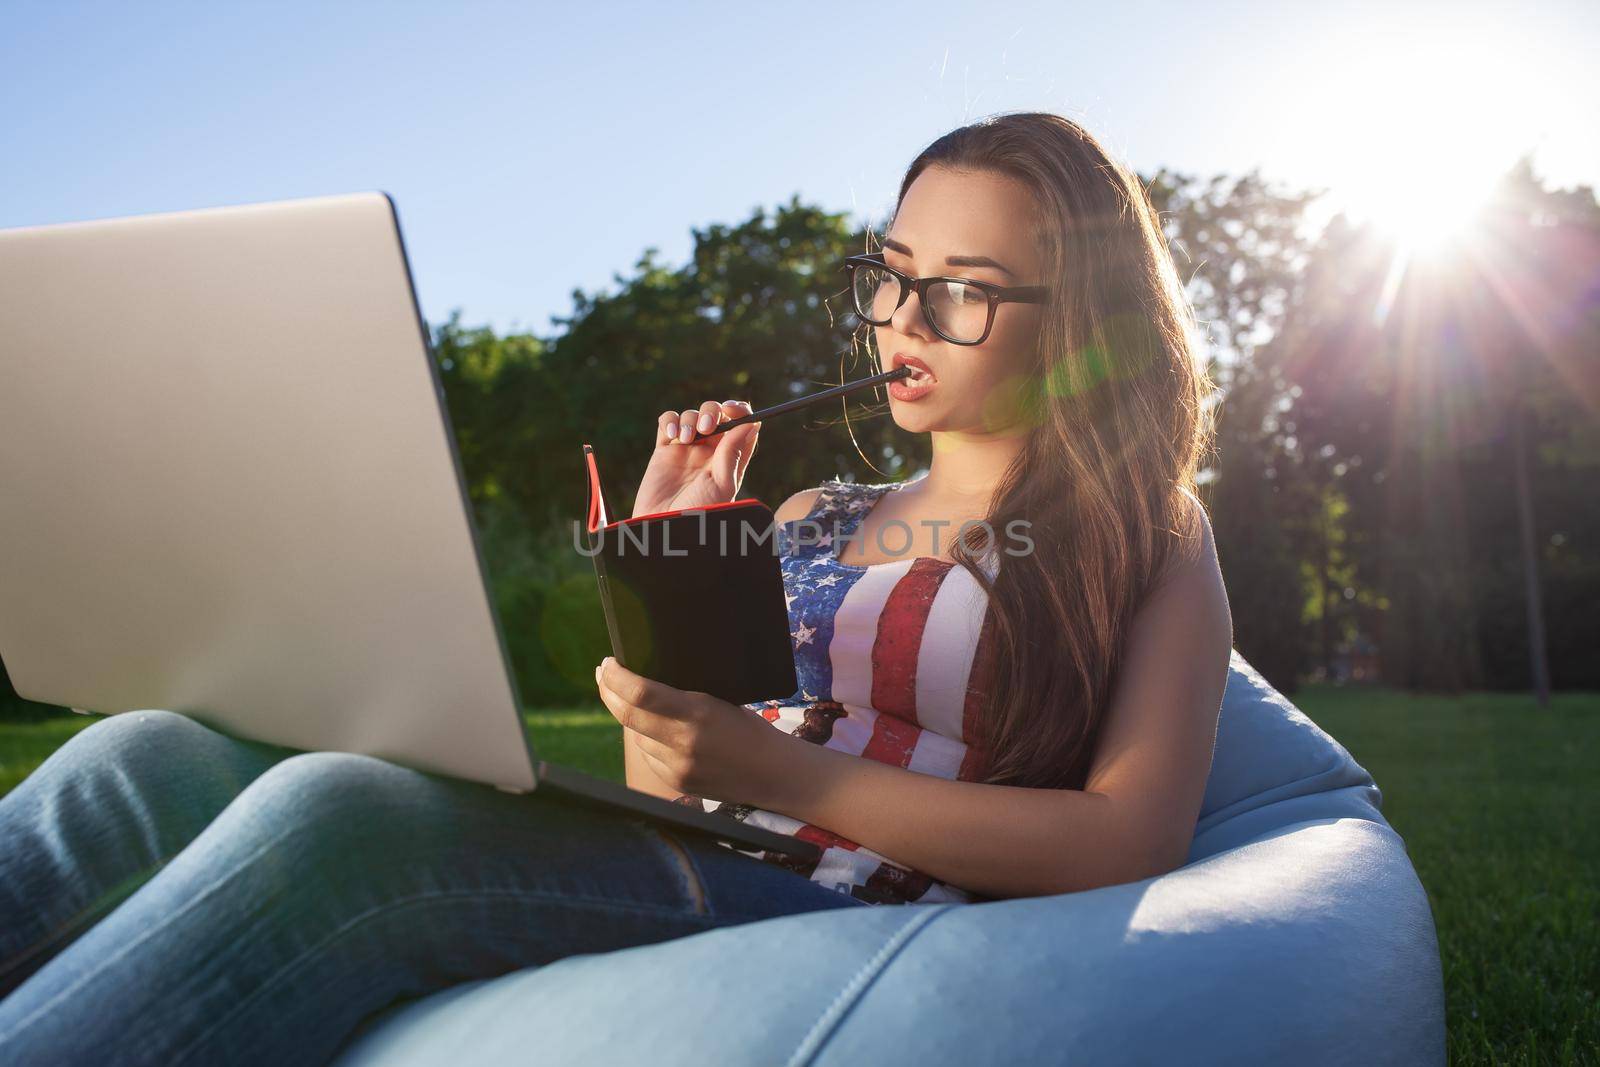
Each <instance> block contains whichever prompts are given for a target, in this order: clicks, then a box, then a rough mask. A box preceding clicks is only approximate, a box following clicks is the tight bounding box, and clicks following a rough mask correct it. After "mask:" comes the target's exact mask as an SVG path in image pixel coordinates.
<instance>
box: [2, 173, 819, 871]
mask: <svg viewBox="0 0 1600 1067" xmlns="http://www.w3.org/2000/svg"><path fill="white" fill-rule="evenodd" d="M0 656H3V657H4V659H5V663H6V666H7V668H8V669H9V671H10V674H11V679H12V683H13V684H14V685H15V687H16V689H17V692H18V693H20V694H21V695H23V696H24V697H28V698H30V699H33V700H38V701H43V702H46V703H50V704H59V705H63V706H66V707H72V708H75V709H80V710H82V709H87V710H91V711H95V712H101V713H106V714H115V713H118V712H124V711H130V710H138V709H144V708H166V709H170V710H172V711H177V712H181V713H183V714H185V715H189V716H191V717H193V718H195V719H197V720H200V721H202V722H205V723H207V724H208V725H211V726H214V727H216V728H218V729H221V730H223V731H225V732H227V733H230V734H233V735H235V736H237V737H241V738H246V739H251V740H259V741H265V742H270V743H272V744H277V745H284V746H288V747H292V748H298V749H303V750H308V751H314V750H333V751H343V752H360V753H366V754H369V755H373V756H379V757H382V758H384V759H388V760H391V761H393V762H396V763H400V764H405V765H407V766H410V767H414V768H417V769H419V770H424V771H430V772H436V773H441V774H446V775H451V776H454V777H457V778H464V779H470V780H472V781H476V782H481V783H485V784H486V785H494V786H498V787H500V788H501V789H505V790H509V791H512V792H519V793H521V792H527V791H531V790H534V789H545V788H550V789H554V790H557V791H560V792H562V793H564V794H568V795H571V796H577V797H582V798H585V799H587V800H589V801H593V802H597V803H602V804H606V805H612V806H617V807H621V808H625V809H628V810H630V811H632V812H634V813H638V814H644V815H648V816H651V817H653V818H656V819H660V820H663V821H666V822H669V823H672V824H675V825H677V826H681V827H686V828H689V829H693V830H696V831H699V832H703V833H707V834H710V835H712V836H714V837H716V838H718V839H719V840H722V841H725V842H727V843H729V844H731V845H733V846H735V847H737V848H742V849H747V850H748V849H754V848H766V849H773V850H778V851H782V852H786V853H790V854H794V855H799V856H804V857H807V858H814V857H815V856H816V855H817V851H816V849H815V848H814V846H812V845H811V844H809V843H807V842H804V841H800V840H797V839H795V838H791V837H787V836H784V835H782V834H776V833H771V832H768V831H765V830H762V829H760V828H758V827H752V826H746V825H744V824H742V823H738V822H735V821H734V820H732V819H728V818H726V817H721V816H716V815H711V814H707V813H704V812H701V811H698V810H694V809H691V808H688V807H685V806H683V805H681V804H674V803H671V802H670V801H667V800H664V799H662V798H660V797H654V796H651V795H649V794H646V793H641V792H639V791H637V790H632V789H628V788H626V787H624V786H621V785H618V784H616V783H613V782H609V781H606V780H604V779H599V778H595V777H592V776H589V775H586V774H583V773H582V772H579V771H576V770H573V769H571V768H566V767H560V766H556V765H554V764H551V763H548V762H545V761H542V760H540V759H538V757H537V755H536V754H535V752H534V748H533V744H532V741H531V739H530V738H529V737H528V735H527V732H526V730H525V728H524V725H523V721H522V718H521V715H520V714H519V709H520V708H521V702H520V700H519V699H518V697H517V687H516V679H515V678H514V676H513V674H512V671H511V668H510V662H509V660H508V658H507V656H506V651H505V642H504V639H503V637H502V634H501V629H500V623H499V620H498V619H497V618H496V616H495V612H494V602H493V599H492V598H491V597H490V595H489V591H488V582H487V576H486V574H485V571H484V566H483V559H482V555H481V552H480V550H479V546H478V539H477V533H476V531H475V529H474V526H473V521H472V514H471V510H470V506H469V504H468V500H467V495H466V490H465V483H464V479H463V478H462V473H461V463H460V458H459V456H458V454H457V451H456V446H455V439H454V436H453V433H452V431H451V428H450V422H449V415H448V412H447V409H446V407H445V404H444V392H443V385H442V384H441V382H440V379H439V376H438V371H437V369H436V368H435V366H434V361H433V358H432V356H431V355H430V353H429V351H428V334H427V331H426V328H425V326H424V324H423V322H422V319H421V315H420V313H419V311H418V307H417V302H416V297H415V293H414V290H413V287H412V282H411V275H410V269H409V266H408V264H407V260H406V254H405V248H404V244H403V242H402V239H401V235H400V225H399V219H398V217H397V216H396V213H395V207H394V204H393V202H392V201H391V200H390V198H389V197H388V196H387V195H385V194H383V193H361V194H355V195H350V196H334V197H322V198H316V199H309V200H292V201H283V202H279V203H268V204H253V205H247V206H242V207H228V208H213V209H207V210H201V211H183V212H176V213H171V214H160V215H144V216H138V217H133V218H121V219H108V220H103V221H96V222H80V223H68V224H64V225H54V226H36V227H27V228H23V229H12V230H3V231H0Z"/></svg>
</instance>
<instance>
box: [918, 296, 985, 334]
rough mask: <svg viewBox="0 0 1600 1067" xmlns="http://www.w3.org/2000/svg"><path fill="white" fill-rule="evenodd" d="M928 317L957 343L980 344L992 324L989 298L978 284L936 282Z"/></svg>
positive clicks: (929, 303) (930, 297)
mask: <svg viewBox="0 0 1600 1067" xmlns="http://www.w3.org/2000/svg"><path fill="white" fill-rule="evenodd" d="M927 293H928V314H929V315H930V316H931V317H932V319H933V322H934V325H936V326H937V327H939V329H940V331H941V332H942V333H944V335H945V336H946V337H949V338H950V339H951V340H953V341H976V340H977V339H978V338H980V337H982V336H983V328H984V327H985V326H987V325H988V324H989V298H988V296H986V295H985V294H984V291H983V290H982V289H979V288H978V287H977V286H975V285H962V284H961V283H960V282H935V283H933V284H932V285H930V286H928V289H927Z"/></svg>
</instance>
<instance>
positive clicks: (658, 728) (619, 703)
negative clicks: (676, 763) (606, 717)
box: [595, 667, 682, 743]
mask: <svg viewBox="0 0 1600 1067" xmlns="http://www.w3.org/2000/svg"><path fill="white" fill-rule="evenodd" d="M595 688H596V691H597V692H598V693H599V694H600V703H602V704H604V705H605V707H606V710H607V711H609V712H610V713H611V717H612V718H613V719H616V720H617V722H618V723H620V724H621V725H622V727H623V729H626V730H632V731H633V732H634V733H636V734H639V735H640V736H642V737H652V738H656V739H658V740H660V741H663V742H667V743H670V742H671V740H672V739H673V738H674V737H676V736H677V733H678V731H680V730H681V729H682V724H681V723H679V722H678V721H677V720H676V719H672V718H669V717H667V716H665V715H657V714H656V713H655V712H653V711H651V710H650V709H648V708H641V707H639V706H638V705H637V704H632V703H629V702H628V701H627V700H624V699H623V698H622V696H621V695H619V694H618V693H617V692H616V691H615V690H613V689H612V688H611V687H610V686H608V685H606V684H605V682H604V681H602V680H601V674H600V668H598V667H596V668H595Z"/></svg>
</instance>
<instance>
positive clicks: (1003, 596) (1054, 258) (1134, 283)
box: [868, 112, 1215, 789]
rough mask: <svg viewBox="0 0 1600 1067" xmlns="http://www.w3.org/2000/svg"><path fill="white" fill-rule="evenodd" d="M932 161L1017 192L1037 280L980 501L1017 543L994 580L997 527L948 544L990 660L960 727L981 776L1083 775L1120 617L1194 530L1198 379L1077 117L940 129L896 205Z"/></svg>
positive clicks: (1153, 250) (1080, 778)
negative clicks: (1014, 407)
mask: <svg viewBox="0 0 1600 1067" xmlns="http://www.w3.org/2000/svg"><path fill="white" fill-rule="evenodd" d="M935 165H937V166H941V167H946V168H949V169H952V170H956V171H968V172H987V173H993V174H999V175H1003V176H1007V177H1010V178H1013V179H1016V180H1017V181H1019V182H1021V183H1022V184H1023V185H1024V186H1025V187H1026V188H1027V189H1028V190H1029V191H1030V192H1031V194H1032V201H1033V205H1034V211H1035V215H1034V219H1033V220H1032V224H1031V226H1030V227H1029V229H1030V230H1031V232H1032V236H1033V238H1034V240H1035V242H1036V244H1037V247H1038V249H1039V252H1040V254H1041V262H1042V263H1043V264H1044V271H1045V274H1044V277H1043V278H1042V279H1041V284H1044V285H1046V286H1048V287H1049V288H1050V290H1051V296H1052V299H1051V302H1050V303H1049V304H1048V305H1046V306H1045V307H1044V308H1043V309H1042V310H1041V318H1040V325H1039V334H1038V348H1037V352H1036V353H1035V359H1034V363H1033V365H1032V372H1031V373H1030V374H1029V375H1028V376H1027V377H1026V378H1025V380H1024V381H1023V382H1022V383H1020V388H1019V390H1018V395H1019V396H1020V397H1021V402H1022V410H1023V413H1024V417H1025V420H1026V422H1025V424H1024V425H1025V427H1026V430H1025V444H1024V447H1023V448H1022V450H1021V452H1020V453H1019V454H1018V456H1017V458H1016V459H1015V460H1014V461H1013V463H1012V464H1011V466H1010V467H1009V468H1008V469H1007V471H1006V474H1005V476H1004V477H1003V478H1002V480H1001V482H1000V484H999V486H998V487H997V489H996V491H995V494H994V497H993V500H992V502H991V505H990V511H989V514H988V515H987V516H986V522H987V524H988V527H989V530H990V531H994V532H995V533H996V534H997V535H998V534H999V533H1000V532H1001V531H1006V530H1008V529H1009V526H1008V524H1009V523H1011V522H1012V521H1014V520H1019V519H1020V520H1026V521H1027V524H1028V525H1027V526H1026V527H1023V529H1025V530H1026V531H1027V536H1028V537H1029V538H1030V539H1031V540H1032V542H1033V546H1032V550H1031V551H1030V552H1027V553H1025V554H1021V553H1020V552H1019V550H1016V549H1013V552H1017V553H1018V554H1012V553H1001V554H999V555H998V557H997V558H999V559H1000V561H1001V565H1000V567H999V569H998V571H997V572H996V573H995V576H994V578H993V580H991V579H990V576H989V574H988V573H986V572H985V568H984V566H983V565H982V563H981V561H980V558H979V557H980V556H981V555H983V554H984V552H986V551H994V550H995V549H996V548H997V547H998V545H997V544H996V543H995V542H993V541H989V540H988V538H987V534H986V532H985V530H984V529H983V528H982V527H980V526H977V525H974V526H973V527H971V528H970V534H969V536H968V537H967V538H966V539H964V540H960V541H957V543H956V544H955V545H954V547H953V548H952V550H951V551H952V555H953V556H954V558H955V559H956V561H957V562H958V563H960V564H961V565H962V566H964V567H966V568H967V570H968V571H970V572H971V573H972V574H973V576H974V577H975V578H976V580H977V581H979V582H980V583H981V584H982V585H983V587H984V589H985V590H986V591H987V592H988V594H989V605H990V608H989V615H988V617H987V619H986V621H985V626H986V627H992V628H993V631H992V633H990V634H987V635H985V636H986V637H987V638H988V639H989V640H991V641H992V642H993V652H994V653H995V654H994V656H993V659H992V661H991V662H992V663H993V664H994V665H995V669H993V670H992V671H991V672H990V673H989V674H988V675H987V677H986V678H978V677H976V676H975V677H974V681H973V685H974V687H975V688H976V689H977V690H978V695H979V702H980V705H981V707H982V713H981V716H980V721H979V722H978V723H977V725H976V729H975V732H974V736H975V738H976V739H977V740H976V743H977V746H978V747H979V749H980V751H981V753H982V754H983V756H984V759H985V772H986V777H985V780H986V781H989V782H995V783H1003V784H1009V785H1024V786H1035V787H1044V788H1067V789H1081V788H1082V787H1083V785H1084V783H1085V781H1086V779H1087V777H1088V772H1089V767H1090V764H1091V762H1092V760H1093V758H1094V751H1095V746H1096V743H1097V741H1098V737H1099V732H1100V726H1101V722H1102V720H1103V719H1104V718H1105V713H1106V710H1107V707H1108V705H1109V703H1110V699H1111V694H1112V689H1113V686H1114V684H1115V682H1116V679H1117V673H1118V668H1119V666H1120V663H1121V659H1122V651H1123V646H1124V644H1125V641H1126V638H1127V634H1128V630H1129V624H1130V622H1131V621H1132V619H1133V616H1134V614H1135V612H1136V611H1137V610H1138V609H1139V607H1140V606H1141V605H1142V603H1143V602H1144V600H1145V598H1146V597H1147V596H1148V595H1149V593H1150V592H1151V591H1152V589H1153V588H1154V587H1155V585H1156V584H1157V583H1159V582H1160V581H1161V580H1162V578H1163V576H1164V575H1165V573H1166V568H1167V567H1168V566H1169V565H1170V564H1172V563H1173V562H1174V561H1175V555H1174V553H1175V551H1176V549H1177V548H1178V546H1179V542H1180V541H1184V542H1188V543H1190V544H1191V545H1194V546H1198V544H1199V540H1200V538H1199V531H1200V525H1199V514H1198V511H1197V509H1196V507H1195V503H1194V499H1193V497H1192V494H1193V493H1194V488H1195V474H1196V472H1197V471H1198V469H1199V467H1200V463H1201V461H1202V459H1203V458H1204V456H1205V455H1206V453H1207V452H1208V451H1209V449H1210V448H1211V447H1212V445H1213V441H1214V434H1215V422H1214V415H1213V413H1212V410H1211V406H1210V405H1209V404H1208V403H1207V397H1208V395H1209V394H1210V392H1211V390H1212V383H1211V381H1210V379H1209V377H1208V375H1207V371H1206V367H1205V364H1204V362H1203V360H1201V359H1199V358H1197V348H1198V347H1199V345H1198V343H1197V341H1196V340H1195V331H1194V315H1193V311H1192V310H1191V308H1190V306H1189V303H1188V301H1187V300H1186V299H1185V297H1184V294H1183V289H1182V285H1181V284H1180V282H1179V281H1178V276H1177V271H1176V269H1175V268H1174V265H1173V261H1172V254H1171V252H1170V251H1169V250H1168V248H1167V243H1166V239H1165V237H1164V236H1163V234H1162V231H1161V226H1160V223H1159V220H1158V219H1157V217H1156V213H1155V210H1154V208H1153V207H1152V206H1151V204H1150V201H1149V198H1148V197H1147V196H1146V195H1145V191H1144V188H1143V187H1142V186H1141V184H1140V183H1139V180H1138V178H1137V176H1136V175H1135V174H1133V173H1132V172H1131V171H1129V170H1128V169H1127V168H1126V167H1124V166H1123V165H1122V164H1120V163H1119V162H1117V161H1116V160H1114V159H1112V158H1111V157H1110V155H1109V154H1108V153H1107V152H1106V151H1105V150H1104V149H1103V148H1102V147H1101V146H1100V144H1099V143H1098V142H1097V141H1096V140H1095V139H1094V137H1093V136H1091V135H1090V134H1089V133H1088V132H1087V131H1086V130H1084V129H1083V128H1082V127H1080V126H1078V125H1077V124H1076V123H1074V122H1072V121H1071V120H1070V119H1067V118H1065V117H1063V116H1061V115H1056V114H1051V113H1048V112H1022V113H1011V114H1002V115H994V116H990V117H988V118H985V119H983V120H980V121H978V122H974V123H972V124H970V125H967V126H962V127H960V128H959V129H956V130H952V131H951V132H949V133H947V134H945V135H944V136H942V137H940V138H939V139H938V140H936V141H934V142H933V143H932V144H930V145H928V147H927V148H925V149H923V150H922V152H921V154H919V155H918V156H917V158H916V159H915V160H913V161H912V163H911V165H910V167H908V168H907V170H906V174H905V178H904V180H903V181H902V182H901V183H900V193H899V196H898V197H897V198H896V200H895V211H896V212H898V211H899V207H900V204H901V203H902V202H903V201H904V200H905V196H906V191H907V190H908V189H910V188H911V183H912V182H913V181H915V180H916V178H917V176H918V175H919V174H921V173H922V172H923V171H924V170H925V169H927V168H928V167H930V166H935ZM868 330H869V331H870V327H869V328H868ZM880 362H881V361H880ZM998 540H1001V541H1004V540H1005V538H1004V537H1003V536H1000V537H999V538H998ZM986 658H987V657H986Z"/></svg>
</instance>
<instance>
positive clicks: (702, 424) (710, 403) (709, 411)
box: [694, 400, 722, 436]
mask: <svg viewBox="0 0 1600 1067" xmlns="http://www.w3.org/2000/svg"><path fill="white" fill-rule="evenodd" d="M721 421H722V405H721V404H719V403H717V402H716V401H715V400H707V401H706V402H705V403H704V404H701V405H700V415H699V418H698V419H697V420H696V422H695V427H694V430H695V433H697V434H700V435H702V436H704V435H705V434H708V433H710V432H711V431H712V430H713V429H715V428H716V425H717V423H719V422H721Z"/></svg>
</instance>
